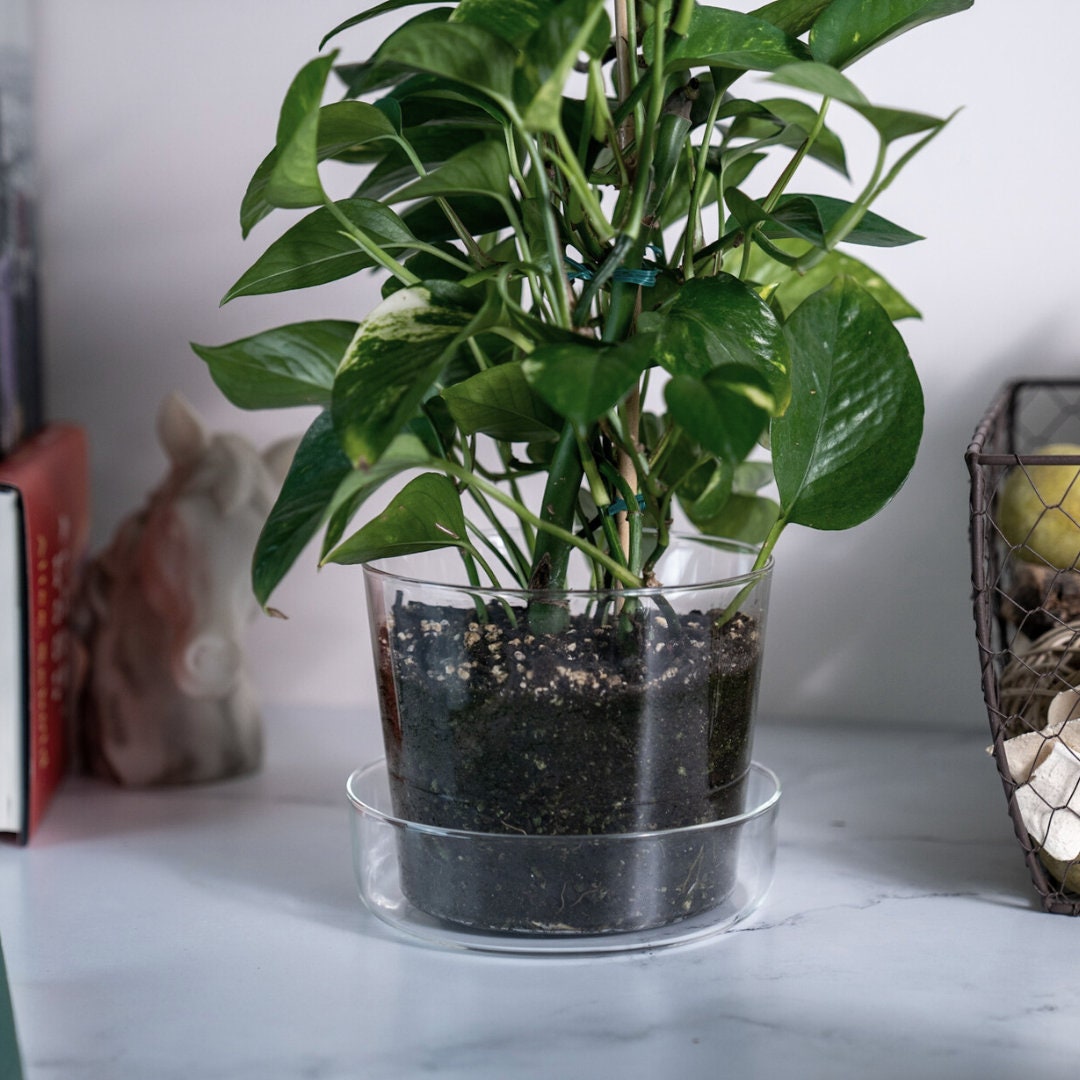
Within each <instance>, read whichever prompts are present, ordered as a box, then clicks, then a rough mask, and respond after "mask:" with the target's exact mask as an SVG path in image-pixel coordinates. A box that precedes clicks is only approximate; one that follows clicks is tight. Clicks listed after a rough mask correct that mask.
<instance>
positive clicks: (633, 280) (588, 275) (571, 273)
mask: <svg viewBox="0 0 1080 1080" xmlns="http://www.w3.org/2000/svg"><path fill="white" fill-rule="evenodd" d="M563 259H564V261H565V262H566V265H567V266H568V267H569V269H568V270H567V272H566V276H567V277H568V278H569V279H570V280H571V281H576V280H578V279H581V280H582V281H590V280H592V276H593V272H592V271H591V270H590V269H589V268H588V267H587V266H585V265H584V264H583V263H579V262H577V261H576V260H574V259H571V258H570V256H569V255H564V256H563ZM659 273H660V267H659V266H643V267H642V268H641V269H640V270H627V269H626V268H625V267H623V266H620V267H619V269H618V270H616V271H615V273H614V274H612V275H611V276H612V278H613V279H614V280H615V281H628V282H629V283H630V284H631V285H643V286H644V287H645V288H647V289H649V288H652V286H653V285H655V284H656V275H657V274H659Z"/></svg>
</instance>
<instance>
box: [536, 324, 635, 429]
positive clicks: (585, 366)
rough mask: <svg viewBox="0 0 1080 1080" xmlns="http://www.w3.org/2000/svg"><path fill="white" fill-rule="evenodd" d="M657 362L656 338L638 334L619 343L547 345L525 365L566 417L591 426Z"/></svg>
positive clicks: (543, 394)
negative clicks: (652, 339) (653, 343)
mask: <svg viewBox="0 0 1080 1080" xmlns="http://www.w3.org/2000/svg"><path fill="white" fill-rule="evenodd" d="M651 360H652V341H651V340H650V339H649V338H648V337H647V336H644V335H637V336H635V337H632V338H630V339H628V340H627V341H624V342H621V343H619V344H618V345H606V346H605V345H600V346H596V345H586V344H578V343H577V342H573V341H568V342H560V343H556V344H552V345H541V346H540V347H539V348H536V349H534V350H533V351H532V352H531V353H530V354H529V356H528V358H527V359H526V360H525V361H524V362H523V363H522V365H521V367H522V371H523V372H524V374H525V378H526V379H528V381H529V383H530V384H531V385H532V386H533V387H535V388H536V391H537V392H538V393H539V394H540V396H541V397H542V398H543V399H544V400H545V401H546V402H547V403H548V404H549V405H550V406H551V407H552V408H553V409H554V410H555V411H556V412H557V413H558V414H559V415H560V416H563V417H565V418H566V419H567V420H569V421H570V422H571V423H574V424H577V425H579V426H585V425H587V424H591V423H592V422H593V421H594V420H596V419H597V418H598V417H600V416H603V414H604V413H606V412H607V411H608V410H609V409H613V408H614V407H615V406H616V405H617V404H618V403H619V402H620V401H621V400H622V399H623V398H624V397H625V396H626V394H627V393H628V392H629V391H630V389H631V388H632V387H633V386H634V384H635V383H636V382H637V379H638V377H639V376H640V375H641V373H642V372H643V371H644V370H645V368H646V367H648V366H649V364H650V362H651Z"/></svg>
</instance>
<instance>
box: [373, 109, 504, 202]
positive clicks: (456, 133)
mask: <svg viewBox="0 0 1080 1080" xmlns="http://www.w3.org/2000/svg"><path fill="white" fill-rule="evenodd" d="M402 134H403V138H404V139H405V141H407V142H408V144H409V145H410V147H411V148H412V151H413V153H414V154H415V155H416V157H417V158H418V159H419V160H420V162H421V164H423V166H424V168H425V169H426V170H427V171H428V172H433V171H434V170H435V169H438V168H439V167H441V166H442V165H444V164H445V163H446V162H448V161H449V160H450V159H451V158H452V157H453V156H454V155H455V154H458V153H460V152H461V151H462V150H464V149H465V148H466V147H469V146H472V145H473V144H474V143H477V142H480V141H481V140H482V139H483V138H484V137H485V132H484V131H483V130H480V129H476V128H466V127H459V126H451V125H447V126H445V127H443V126H441V125H440V126H434V127H421V128H410V129H407V130H406V131H404V132H403V133H402ZM416 179H417V172H416V166H415V165H414V164H413V161H412V159H411V158H410V157H409V155H408V154H407V153H406V152H405V151H404V150H403V149H402V148H401V146H398V145H395V146H393V147H392V148H390V149H389V150H388V151H387V153H386V154H384V155H383V157H382V158H381V159H380V160H379V161H378V162H377V163H376V164H375V166H374V167H373V168H372V170H371V171H370V172H369V173H368V174H367V176H366V177H364V179H363V181H362V182H361V184H360V186H359V187H358V188H357V189H356V191H355V192H354V193H353V194H354V195H357V196H363V197H364V198H368V199H386V198H387V196H389V195H391V194H392V193H393V192H395V191H398V190H399V189H400V188H402V187H404V186H405V185H406V184H411V183H413V182H414V181H415V180H416ZM387 201H389V200H387Z"/></svg>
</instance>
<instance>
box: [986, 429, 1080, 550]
mask: <svg viewBox="0 0 1080 1080" xmlns="http://www.w3.org/2000/svg"><path fill="white" fill-rule="evenodd" d="M1043 455H1062V456H1064V455H1068V456H1070V457H1075V458H1076V459H1077V461H1078V462H1080V446H1077V445H1076V444H1074V443H1052V444H1051V445H1049V446H1042V447H1040V448H1039V449H1038V450H1036V451H1034V453H1033V455H1032V456H1043ZM998 524H999V525H1000V527H1001V531H1002V534H1003V535H1004V537H1005V539H1006V541H1008V543H1009V544H1011V545H1012V546H1013V547H1014V548H1016V554H1017V557H1018V558H1021V559H1024V560H1026V561H1027V562H1033V563H1039V564H1040V565H1044V566H1045V565H1050V566H1053V567H1056V568H1057V569H1058V570H1068V569H1070V568H1074V567H1075V568H1077V569H1080V566H1077V564H1078V563H1080V465H1026V466H1017V467H1016V468H1014V469H1013V470H1012V471H1011V472H1010V473H1009V475H1008V476H1007V477H1006V478H1005V483H1004V485H1003V486H1002V489H1001V494H1000V496H999V502H998Z"/></svg>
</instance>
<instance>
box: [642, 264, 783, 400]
mask: <svg viewBox="0 0 1080 1080" xmlns="http://www.w3.org/2000/svg"><path fill="white" fill-rule="evenodd" d="M642 325H643V328H647V329H648V330H649V332H651V333H654V334H655V344H654V346H653V358H654V359H655V360H656V362H657V363H658V364H660V366H661V367H663V368H664V369H665V370H667V371H669V372H671V373H672V374H673V375H693V376H696V377H701V376H703V375H705V374H706V372H708V371H710V370H712V369H713V368H719V367H723V366H725V365H731V364H738V365H744V366H746V367H749V368H753V369H754V370H756V371H757V372H758V373H759V374H760V375H761V376H762V377H763V378H764V380H765V385H766V386H767V387H768V388H769V393H770V395H771V397H772V400H773V402H774V403H775V408H776V409H777V410H779V411H783V409H784V408H785V406H786V405H787V401H788V398H789V396H790V393H791V387H790V368H791V364H790V357H789V355H788V345H787V341H786V339H785V337H784V331H783V329H782V328H781V326H780V324H779V322H777V319H776V316H775V315H774V314H773V313H772V312H771V311H770V310H769V306H768V304H766V303H765V302H764V301H763V300H762V299H761V297H760V296H758V294H757V293H756V292H755V291H754V290H753V289H752V288H750V287H749V286H748V285H746V284H745V283H744V282H742V281H740V280H739V279H738V278H735V277H732V276H731V275H730V274H720V275H718V276H717V277H707V278H693V279H692V280H690V281H688V282H687V283H686V284H685V285H684V286H683V287H682V289H680V290H679V293H678V295H677V297H676V299H675V302H674V303H673V304H672V305H671V306H670V307H669V308H668V309H667V311H666V312H664V313H663V314H662V315H656V316H653V317H651V318H649V319H647V320H646V321H645V322H644V323H643V324H642Z"/></svg>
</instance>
